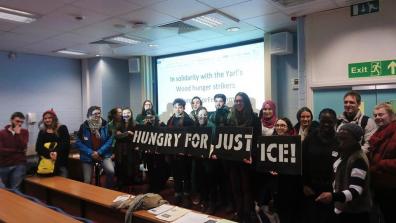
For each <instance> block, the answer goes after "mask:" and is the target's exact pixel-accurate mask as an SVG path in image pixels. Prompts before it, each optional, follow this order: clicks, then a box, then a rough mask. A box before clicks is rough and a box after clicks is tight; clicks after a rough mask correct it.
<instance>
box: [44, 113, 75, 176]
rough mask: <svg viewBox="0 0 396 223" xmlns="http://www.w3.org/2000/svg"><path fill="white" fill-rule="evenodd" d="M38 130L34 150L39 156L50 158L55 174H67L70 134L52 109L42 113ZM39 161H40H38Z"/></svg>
mask: <svg viewBox="0 0 396 223" xmlns="http://www.w3.org/2000/svg"><path fill="white" fill-rule="evenodd" d="M40 123H41V125H39V126H41V127H40V132H39V133H38V136H37V141H36V152H37V154H38V155H39V157H44V158H46V159H51V160H52V161H53V162H54V165H55V168H54V170H53V171H54V172H52V173H46V174H50V175H52V174H55V175H59V176H63V177H67V176H68V170H67V161H68V158H69V151H70V135H69V131H68V130H67V127H66V126H65V125H62V124H60V123H59V121H58V117H57V115H56V113H55V111H54V110H53V109H50V110H48V111H45V112H44V113H43V119H42V120H41V122H40ZM39 163H40V162H39Z"/></svg>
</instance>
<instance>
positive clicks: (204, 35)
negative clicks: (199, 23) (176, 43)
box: [180, 30, 224, 40]
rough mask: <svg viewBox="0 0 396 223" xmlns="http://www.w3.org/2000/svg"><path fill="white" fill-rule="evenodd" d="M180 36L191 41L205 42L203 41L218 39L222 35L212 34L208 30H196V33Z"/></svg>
mask: <svg viewBox="0 0 396 223" xmlns="http://www.w3.org/2000/svg"><path fill="white" fill-rule="evenodd" d="M180 36H183V37H187V38H190V39H193V40H205V39H213V38H219V37H222V36H224V35H223V34H220V33H217V32H212V31H209V30H197V31H193V32H188V33H183V34H180Z"/></svg>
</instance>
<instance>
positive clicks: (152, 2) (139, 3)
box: [127, 0, 166, 6]
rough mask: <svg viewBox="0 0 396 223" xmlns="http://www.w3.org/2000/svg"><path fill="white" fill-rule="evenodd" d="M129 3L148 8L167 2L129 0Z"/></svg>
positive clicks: (160, 0) (162, 0) (161, 0)
mask: <svg viewBox="0 0 396 223" xmlns="http://www.w3.org/2000/svg"><path fill="white" fill-rule="evenodd" d="M127 1H128V2H132V3H134V4H136V5H140V6H148V5H152V4H155V3H159V2H164V1H166V0H127Z"/></svg>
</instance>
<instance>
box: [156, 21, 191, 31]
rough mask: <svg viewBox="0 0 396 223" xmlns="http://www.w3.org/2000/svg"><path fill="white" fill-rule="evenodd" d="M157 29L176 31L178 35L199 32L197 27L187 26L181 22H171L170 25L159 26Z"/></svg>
mask: <svg viewBox="0 0 396 223" xmlns="http://www.w3.org/2000/svg"><path fill="white" fill-rule="evenodd" d="M158 27H160V28H170V29H172V28H173V29H177V32H178V34H183V33H189V32H193V31H197V30H199V28H198V27H195V26H192V25H189V24H187V23H184V22H182V21H178V22H172V23H168V24H164V25H160V26H158Z"/></svg>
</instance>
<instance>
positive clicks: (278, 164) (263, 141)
mask: <svg viewBox="0 0 396 223" xmlns="http://www.w3.org/2000/svg"><path fill="white" fill-rule="evenodd" d="M258 151H259V157H258V159H259V162H257V170H258V171H260V172H269V171H275V172H277V173H279V174H289V175H301V171H302V167H301V165H302V162H301V159H302V150H301V137H300V136H262V137H260V138H259V139H258Z"/></svg>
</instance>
